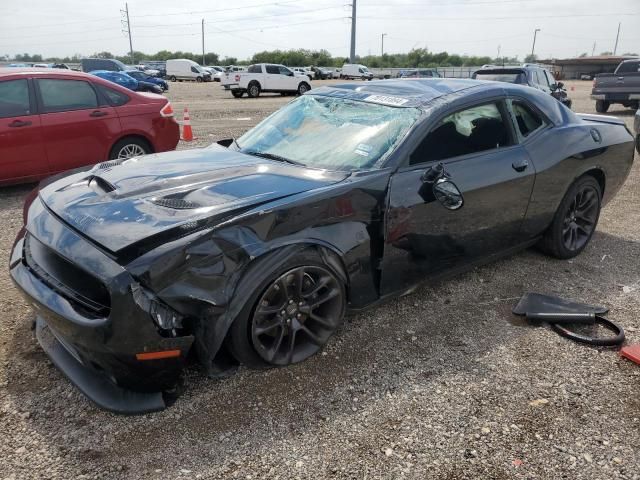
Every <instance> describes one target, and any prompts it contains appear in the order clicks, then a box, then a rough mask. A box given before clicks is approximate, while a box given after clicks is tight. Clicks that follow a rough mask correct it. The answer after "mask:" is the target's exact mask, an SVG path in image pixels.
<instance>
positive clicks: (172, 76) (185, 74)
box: [167, 58, 211, 82]
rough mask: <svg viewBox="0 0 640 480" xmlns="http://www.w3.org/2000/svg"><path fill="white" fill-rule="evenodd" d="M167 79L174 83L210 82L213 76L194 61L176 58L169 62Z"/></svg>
mask: <svg viewBox="0 0 640 480" xmlns="http://www.w3.org/2000/svg"><path fill="white" fill-rule="evenodd" d="M167 78H168V79H169V80H171V81H172V82H175V81H176V80H194V81H196V82H210V81H211V74H210V73H209V72H207V71H206V70H205V69H204V68H202V67H201V66H200V65H198V64H197V63H196V62H194V61H193V60H188V59H186V58H174V59H172V60H167Z"/></svg>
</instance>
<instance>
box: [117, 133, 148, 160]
mask: <svg viewBox="0 0 640 480" xmlns="http://www.w3.org/2000/svg"><path fill="white" fill-rule="evenodd" d="M149 153H153V150H152V148H151V146H150V145H149V143H148V142H147V141H146V140H144V139H142V138H138V137H125V138H123V139H121V140H119V141H117V142H116V143H115V145H114V146H113V147H112V148H111V152H110V153H109V160H117V159H125V158H132V157H138V156H140V155H147V154H149Z"/></svg>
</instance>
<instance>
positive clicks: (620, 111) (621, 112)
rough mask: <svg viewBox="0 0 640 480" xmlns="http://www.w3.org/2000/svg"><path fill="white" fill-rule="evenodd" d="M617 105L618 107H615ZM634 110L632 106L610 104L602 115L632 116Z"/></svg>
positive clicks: (634, 112)
mask: <svg viewBox="0 0 640 480" xmlns="http://www.w3.org/2000/svg"><path fill="white" fill-rule="evenodd" d="M615 107H619V108H615ZM635 114H636V111H635V110H634V109H633V108H626V107H623V106H621V105H612V106H611V107H609V110H607V113H603V115H615V116H616V117H633V116H634V115H635Z"/></svg>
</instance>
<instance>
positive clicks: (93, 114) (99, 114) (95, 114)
mask: <svg viewBox="0 0 640 480" xmlns="http://www.w3.org/2000/svg"><path fill="white" fill-rule="evenodd" d="M105 115H107V112H103V111H101V110H94V111H93V112H91V113H90V114H89V116H90V117H104V116H105Z"/></svg>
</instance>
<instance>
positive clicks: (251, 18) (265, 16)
mask: <svg viewBox="0 0 640 480" xmlns="http://www.w3.org/2000/svg"><path fill="white" fill-rule="evenodd" d="M335 8H342V6H341V5H334V6H331V7H323V8H313V9H310V10H299V11H296V12H282V13H273V14H270V15H261V16H260V18H272V17H283V16H287V17H289V16H292V15H301V14H303V13H313V12H321V11H325V10H333V9H335ZM247 20H255V17H241V18H238V17H236V18H228V19H215V20H207V22H208V23H216V24H217V23H229V22H244V21H247ZM199 24H200V22H189V23H158V24H146V25H145V24H142V25H138V24H136V28H159V27H183V26H194V25H199Z"/></svg>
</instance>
